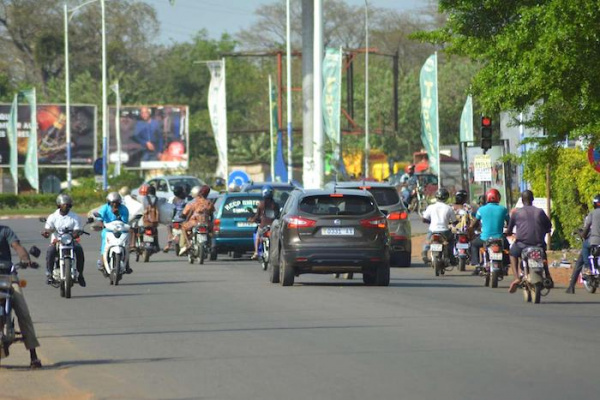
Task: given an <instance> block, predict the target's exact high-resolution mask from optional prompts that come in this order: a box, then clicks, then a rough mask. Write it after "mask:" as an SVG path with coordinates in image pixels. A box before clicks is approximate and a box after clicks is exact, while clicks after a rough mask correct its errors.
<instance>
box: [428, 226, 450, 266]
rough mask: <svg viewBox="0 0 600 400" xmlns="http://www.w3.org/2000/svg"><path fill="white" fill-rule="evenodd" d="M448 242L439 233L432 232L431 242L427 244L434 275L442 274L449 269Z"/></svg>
mask: <svg viewBox="0 0 600 400" xmlns="http://www.w3.org/2000/svg"><path fill="white" fill-rule="evenodd" d="M448 247H449V243H448V240H447V239H446V237H445V236H444V235H442V234H441V233H433V234H432V235H431V243H430V245H429V252H430V256H429V259H430V260H431V267H432V268H433V269H434V271H435V276H440V274H441V275H444V273H445V272H446V271H449V270H451V269H452V268H453V267H451V266H450V255H449V254H448Z"/></svg>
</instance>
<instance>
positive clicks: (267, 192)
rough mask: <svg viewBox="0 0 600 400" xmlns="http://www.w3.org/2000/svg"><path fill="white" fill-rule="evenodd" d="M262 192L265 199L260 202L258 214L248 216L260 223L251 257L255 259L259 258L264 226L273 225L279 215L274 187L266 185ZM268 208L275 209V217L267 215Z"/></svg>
mask: <svg viewBox="0 0 600 400" xmlns="http://www.w3.org/2000/svg"><path fill="white" fill-rule="evenodd" d="M261 193H262V198H263V199H262V200H261V201H260V202H259V203H258V207H257V208H256V214H254V216H252V217H250V218H248V220H249V221H251V222H256V223H258V227H257V228H256V238H255V240H254V254H252V257H251V258H252V259H253V260H256V259H257V258H258V244H259V243H260V239H261V237H262V234H263V230H264V227H266V226H268V225H271V224H272V223H273V221H274V220H275V218H277V217H278V216H279V204H277V203H276V202H275V200H274V199H273V193H274V191H273V187H272V186H270V185H265V186H263V188H262V191H261ZM267 210H273V212H274V216H275V218H269V217H267V216H266V211H267Z"/></svg>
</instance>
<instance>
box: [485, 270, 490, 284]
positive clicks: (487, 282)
mask: <svg viewBox="0 0 600 400" xmlns="http://www.w3.org/2000/svg"><path fill="white" fill-rule="evenodd" d="M483 286H485V287H488V286H490V274H489V272H488V273H486V274H485V280H484V281H483Z"/></svg>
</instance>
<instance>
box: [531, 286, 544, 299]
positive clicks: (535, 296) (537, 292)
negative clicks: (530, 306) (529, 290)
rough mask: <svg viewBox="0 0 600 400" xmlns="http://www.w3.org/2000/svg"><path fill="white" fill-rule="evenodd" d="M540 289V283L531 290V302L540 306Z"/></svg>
mask: <svg viewBox="0 0 600 400" xmlns="http://www.w3.org/2000/svg"><path fill="white" fill-rule="evenodd" d="M542 288H543V286H542V283H541V282H538V283H536V284H535V286H534V288H533V302H534V303H535V304H540V300H541V299H542Z"/></svg>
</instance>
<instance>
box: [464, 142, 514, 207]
mask: <svg viewBox="0 0 600 400" xmlns="http://www.w3.org/2000/svg"><path fill="white" fill-rule="evenodd" d="M482 153H483V150H482V149H481V148H480V147H475V146H473V147H467V164H468V166H469V168H468V177H469V196H470V197H471V198H470V202H471V203H477V198H478V197H479V196H480V195H482V194H484V193H485V191H486V190H487V189H491V188H495V189H498V191H499V192H500V204H502V205H503V206H505V207H508V206H509V205H507V203H506V200H507V196H506V174H505V171H504V165H505V164H504V162H503V161H502V157H503V156H504V146H492V148H491V149H489V150H488V151H487V153H486V155H487V156H488V157H486V159H485V169H486V171H485V174H480V173H479V172H478V171H477V169H478V166H479V165H482V163H481V160H482V156H483V154H482ZM483 175H485V176H483ZM481 177H484V178H485V180H484V181H483V182H482V181H479V180H478V179H476V178H481ZM484 188H485V189H484Z"/></svg>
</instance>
